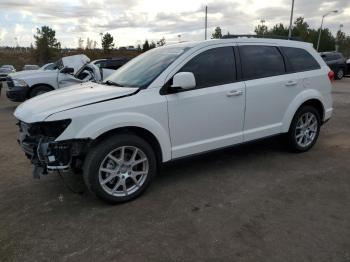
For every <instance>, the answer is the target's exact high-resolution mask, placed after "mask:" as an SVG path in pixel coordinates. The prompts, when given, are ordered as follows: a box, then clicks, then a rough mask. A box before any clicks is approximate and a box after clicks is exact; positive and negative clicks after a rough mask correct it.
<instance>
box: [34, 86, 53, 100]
mask: <svg viewBox="0 0 350 262" xmlns="http://www.w3.org/2000/svg"><path fill="white" fill-rule="evenodd" d="M50 91H52V88H50V87H48V86H36V87H34V88H33V89H32V90H31V91H30V93H29V98H33V97H35V96H38V95H41V94H44V93H46V92H50Z"/></svg>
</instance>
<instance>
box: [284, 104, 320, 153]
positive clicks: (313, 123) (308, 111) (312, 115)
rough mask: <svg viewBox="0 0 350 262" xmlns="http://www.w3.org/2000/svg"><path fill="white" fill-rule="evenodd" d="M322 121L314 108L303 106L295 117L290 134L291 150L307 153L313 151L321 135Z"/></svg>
mask: <svg viewBox="0 0 350 262" xmlns="http://www.w3.org/2000/svg"><path fill="white" fill-rule="evenodd" d="M320 127H321V120H320V116H319V113H318V111H317V110H316V109H315V108H314V107H312V106H303V107H302V108H300V109H299V110H298V111H297V113H296V114H295V115H294V118H293V120H292V123H291V126H290V128H289V132H288V140H289V145H290V147H291V149H292V150H293V151H295V152H305V151H308V150H309V149H311V148H312V147H313V146H314V144H315V143H316V141H317V138H318V135H319V133H320Z"/></svg>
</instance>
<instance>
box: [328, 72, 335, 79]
mask: <svg viewBox="0 0 350 262" xmlns="http://www.w3.org/2000/svg"><path fill="white" fill-rule="evenodd" d="M334 76H335V74H334V72H333V71H332V70H330V71H329V72H328V78H329V80H330V81H334Z"/></svg>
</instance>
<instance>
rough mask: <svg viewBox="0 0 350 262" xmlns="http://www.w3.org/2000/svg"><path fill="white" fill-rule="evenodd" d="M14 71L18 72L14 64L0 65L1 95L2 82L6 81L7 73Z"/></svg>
mask: <svg viewBox="0 0 350 262" xmlns="http://www.w3.org/2000/svg"><path fill="white" fill-rule="evenodd" d="M13 72H16V69H15V68H14V66H12V65H3V66H1V67H0V95H1V89H2V86H3V84H2V83H3V82H5V81H6V77H7V75H8V74H10V73H13Z"/></svg>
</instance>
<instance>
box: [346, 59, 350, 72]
mask: <svg viewBox="0 0 350 262" xmlns="http://www.w3.org/2000/svg"><path fill="white" fill-rule="evenodd" d="M346 65H347V69H348V72H347V74H350V58H349V59H348V60H346Z"/></svg>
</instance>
